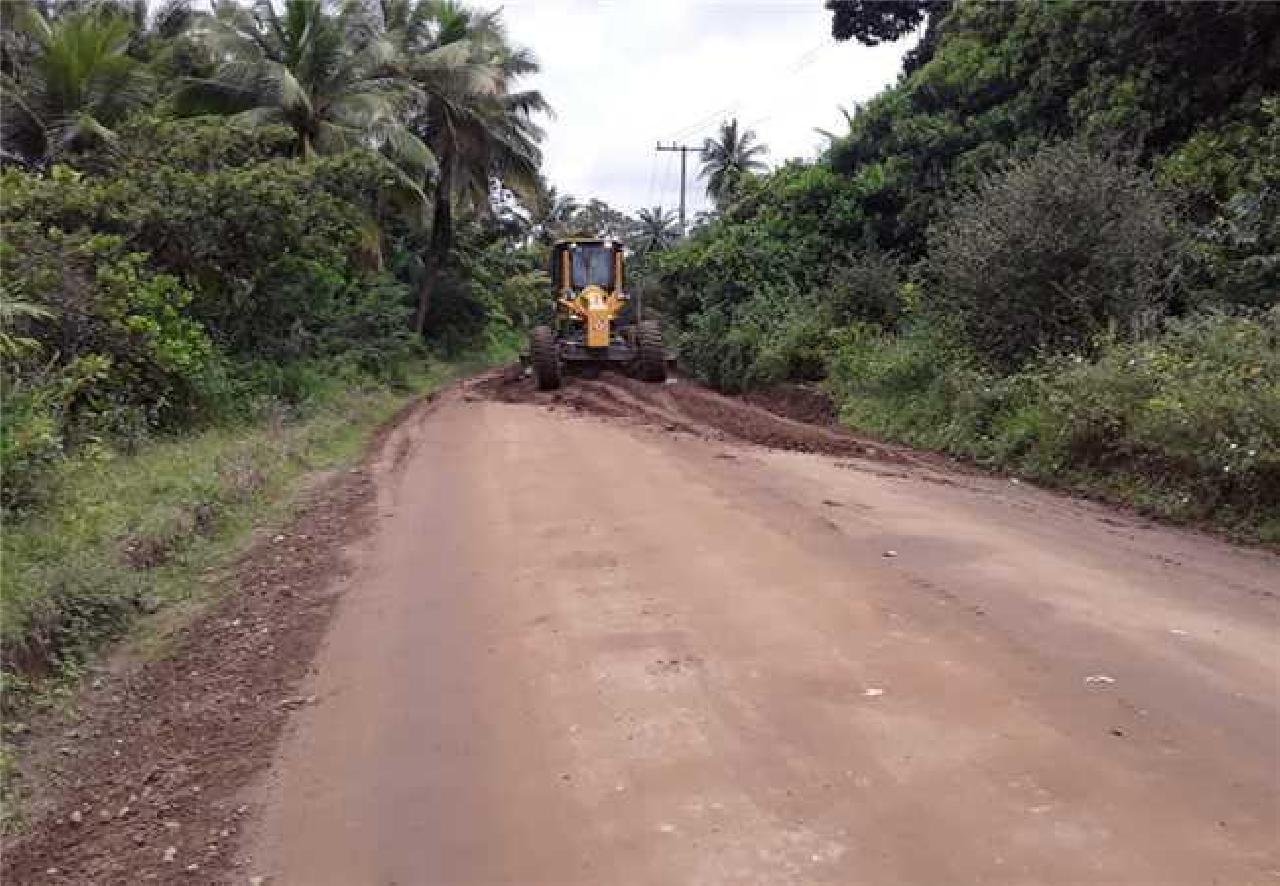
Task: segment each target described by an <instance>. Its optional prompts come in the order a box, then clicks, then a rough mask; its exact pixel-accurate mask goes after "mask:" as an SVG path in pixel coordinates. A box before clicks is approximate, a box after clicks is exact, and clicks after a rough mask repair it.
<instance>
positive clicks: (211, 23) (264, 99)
mask: <svg viewBox="0 0 1280 886" xmlns="http://www.w3.org/2000/svg"><path fill="white" fill-rule="evenodd" d="M193 27H194V29H195V33H196V36H197V37H198V38H199V39H200V40H202V41H203V42H204V43H205V44H206V45H207V47H208V48H209V50H210V51H211V53H212V55H213V57H214V59H216V60H217V68H216V70H215V71H214V73H213V75H212V76H211V77H205V78H195V77H193V78H187V80H186V81H185V82H184V83H183V85H182V87H181V88H180V89H179V91H178V93H177V95H176V96H175V105H176V107H177V108H178V110H179V112H181V113H189V114H190V113H224V114H231V115H234V119H236V120H238V121H240V122H243V123H247V124H261V123H284V124H286V125H288V126H290V127H292V128H293V130H294V132H295V133H296V134H297V153H298V156H300V157H304V158H306V157H312V156H315V155H317V154H336V153H341V152H343V151H348V150H352V149H354V148H360V147H368V148H376V149H378V150H381V151H382V152H383V153H385V154H386V155H388V156H389V157H391V158H392V159H393V160H395V162H396V163H397V165H398V166H399V167H400V168H401V169H402V170H403V171H404V172H405V173H406V175H407V176H408V177H409V179H410V180H412V181H413V182H422V181H424V180H425V178H426V176H427V174H428V173H429V172H430V171H432V170H433V169H434V168H435V165H436V164H435V157H434V156H433V155H432V153H431V151H430V150H429V149H428V148H427V146H426V145H425V144H423V142H422V141H421V140H420V139H419V138H417V137H416V136H415V135H414V134H413V133H411V132H410V131H409V130H408V129H407V128H406V127H405V126H404V125H403V123H402V122H401V112H402V109H403V108H404V106H405V104H406V103H407V101H408V97H407V96H406V94H405V90H404V88H403V84H402V83H400V82H399V81H398V80H397V79H396V78H395V77H393V76H390V75H389V74H388V72H387V65H386V61H387V59H386V58H385V56H384V55H383V53H382V52H381V49H382V47H381V45H380V44H377V43H372V42H370V43H364V44H362V45H355V44H353V42H352V40H351V39H350V38H351V33H350V28H351V23H350V22H349V21H348V20H347V19H346V17H345V16H343V15H339V14H334V13H331V12H329V11H328V9H327V8H326V7H325V6H324V5H323V4H322V3H319V2H317V0H285V2H284V3H282V4H277V3H273V2H272V0H257V2H256V3H255V4H254V5H253V6H252V7H246V6H242V5H240V4H239V3H237V2H235V0H218V2H217V3H216V4H215V6H214V11H213V13H212V14H211V15H207V16H203V17H201V18H200V19H199V20H198V21H197V23H196V24H195V25H194V26H193Z"/></svg>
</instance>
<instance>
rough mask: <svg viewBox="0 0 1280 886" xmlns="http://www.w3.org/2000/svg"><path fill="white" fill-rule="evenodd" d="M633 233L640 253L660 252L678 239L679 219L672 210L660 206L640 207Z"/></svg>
mask: <svg viewBox="0 0 1280 886" xmlns="http://www.w3.org/2000/svg"><path fill="white" fill-rule="evenodd" d="M634 235H635V236H636V238H637V239H638V241H639V242H638V243H636V244H635V245H636V249H637V250H638V251H639V252H640V253H642V254H645V255H647V254H648V253H650V252H661V251H662V250H664V249H666V248H668V247H669V246H671V245H672V244H674V243H675V242H676V241H677V240H679V239H680V221H679V219H678V218H677V217H676V214H675V213H674V212H672V211H671V210H669V209H663V208H662V207H661V206H655V207H653V208H652V209H641V210H640V211H639V212H638V213H636V226H635V233H634Z"/></svg>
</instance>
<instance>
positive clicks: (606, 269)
mask: <svg viewBox="0 0 1280 886" xmlns="http://www.w3.org/2000/svg"><path fill="white" fill-rule="evenodd" d="M570 254H571V255H572V257H573V262H572V264H573V288H574V289H575V290H580V289H583V288H585V287H587V286H591V285H593V284H594V285H596V286H599V287H600V288H601V289H605V290H608V289H612V288H613V249H612V248H610V247H608V246H594V245H592V246H579V247H578V248H576V249H573V250H571V251H570Z"/></svg>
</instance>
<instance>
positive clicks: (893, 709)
mask: <svg viewBox="0 0 1280 886" xmlns="http://www.w3.org/2000/svg"><path fill="white" fill-rule="evenodd" d="M526 393H527V392H522V391H515V392H514V394H513V393H512V391H510V390H507V391H505V392H504V390H503V389H502V387H501V386H499V385H494V384H490V385H489V386H488V387H487V388H486V387H485V386H483V385H481V386H477V387H474V388H472V389H469V390H468V389H464V390H461V391H457V392H454V393H453V394H452V395H450V396H447V397H446V398H444V399H443V401H442V402H440V403H438V404H436V406H435V408H434V409H433V410H432V411H431V412H429V413H423V414H422V415H420V416H419V417H418V418H416V419H414V420H411V421H409V422H407V423H405V424H404V425H403V426H402V427H401V428H400V429H399V430H398V431H397V432H396V433H395V434H393V435H392V436H391V438H390V439H389V440H388V442H387V445H386V447H385V449H384V454H383V457H382V460H381V462H380V463H379V464H378V465H377V469H376V474H377V484H378V521H379V522H378V525H377V527H376V528H375V529H374V531H373V532H372V533H371V534H370V536H369V537H368V539H367V540H366V542H365V543H363V544H362V545H360V546H359V547H358V549H357V550H355V551H353V552H352V555H353V556H354V558H355V569H354V572H353V574H352V576H351V577H350V579H349V580H348V583H347V589H346V593H345V596H344V597H343V599H342V602H341V603H340V604H339V608H338V613H337V616H336V619H335V622H334V624H333V627H332V628H331V630H330V633H329V635H328V637H327V640H326V641H325V644H324V646H323V648H322V650H321V653H320V655H319V657H318V659H317V661H316V665H315V671H314V673H313V674H312V676H311V677H309V678H308V682H307V685H306V686H305V687H304V689H303V692H304V694H305V695H306V696H308V697H310V696H314V697H315V702H314V704H311V705H309V706H307V707H304V708H303V709H301V710H299V711H298V712H297V713H296V714H295V715H294V720H293V722H292V724H291V727H290V729H289V731H288V733H287V737H286V740H285V742H284V745H283V748H282V749H281V751H280V753H279V754H278V756H277V760H276V763H275V765H274V767H273V770H272V773H271V776H270V778H269V779H268V780H267V783H266V784H265V785H262V786H260V787H259V789H258V791H257V794H256V795H255V799H256V800H257V801H258V802H260V803H261V808H263V810H264V811H263V813H262V815H261V816H260V818H259V820H258V821H257V822H256V824H255V825H254V826H252V827H250V828H248V829H247V832H248V833H250V834H253V835H254V836H253V838H252V840H251V842H250V844H249V845H248V846H246V847H245V848H246V850H247V851H248V852H250V854H251V855H252V861H251V862H250V863H249V865H248V866H247V867H248V869H249V870H250V871H252V872H256V873H257V874H258V875H262V876H269V877H271V878H272V879H271V880H270V882H272V883H285V884H326V883H332V884H364V883H368V884H393V883H394V884H428V883H440V884H464V883H592V884H603V883H608V884H632V883H645V884H649V883H652V884H674V883H690V884H693V883H698V884H720V883H726V884H727V883H734V884H745V883H761V884H782V883H863V884H892V883H919V884H940V883H948V884H954V883H1018V884H1024V883H1025V884H1030V883H1045V884H1067V883H1070V884H1082V883H1107V884H1119V883H1124V884H1181V883H1185V884H1197V886H1199V884H1210V883H1220V884H1233V886H1234V884H1255V883H1256V884H1263V883H1268V884H1269V883H1276V882H1280V849H1278V846H1277V828H1278V827H1280V818H1278V815H1277V789H1278V782H1277V777H1278V776H1277V766H1278V756H1277V736H1278V732H1277V728H1278V724H1280V721H1278V719H1277V705H1278V702H1280V699H1278V697H1277V696H1278V685H1280V684H1278V682H1277V678H1278V674H1280V662H1278V660H1277V639H1278V635H1277V611H1276V605H1277V599H1276V596H1275V592H1276V591H1277V589H1280V565H1278V562H1277V559H1276V558H1275V557H1274V556H1272V555H1269V554H1265V553H1261V552H1257V551H1247V550H1240V549H1235V548H1232V547H1230V546H1227V545H1225V544H1222V543H1219V542H1216V541H1213V540H1210V539H1207V538H1205V537H1203V536H1199V535H1195V534H1191V533H1183V532H1179V531H1174V530H1168V529H1157V528H1151V527H1147V526H1144V525H1139V521H1138V520H1136V519H1134V518H1130V517H1127V516H1123V515H1119V514H1117V513H1115V512H1112V511H1109V510H1106V509H1103V508H1100V507H1095V506H1092V505H1088V504H1083V503H1078V502H1072V501H1069V500H1066V499H1064V498H1062V497H1059V496H1055V495H1052V494H1049V493H1046V492H1043V491H1039V490H1035V489H1030V488H1027V487H1026V486H1019V485H1013V484H1010V483H1009V481H1007V480H1001V479H997V478H989V477H977V476H971V475H969V474H967V473H963V472H955V471H949V470H946V469H944V468H941V467H938V466H936V465H930V464H925V463H918V462H916V460H914V459H913V458H912V457H911V456H909V455H907V454H895V453H894V452H889V451H885V450H883V449H876V450H874V451H873V454H874V455H875V456H876V457H875V458H874V459H860V458H854V457H852V456H851V455H845V456H832V455H824V454H807V453H801V452H794V451H792V452H788V451H779V450H776V449H769V448H764V447H760V446H755V445H749V444H745V443H742V442H740V441H739V442H733V441H730V440H728V439H715V437H717V436H720V437H722V438H723V437H725V435H724V434H722V433H720V432H717V431H716V430H714V429H712V428H711V425H712V424H716V425H718V426H719V427H721V428H724V427H728V426H729V425H730V424H732V421H743V422H746V423H748V424H750V423H751V422H752V421H755V422H756V423H757V424H758V425H760V426H762V427H764V428H765V429H766V431H765V432H766V435H767V434H768V433H773V432H774V431H777V432H778V433H783V434H785V433H786V432H787V427H788V426H787V424H786V423H781V424H779V425H777V426H776V427H775V426H774V425H771V424H770V422H769V421H768V420H760V416H758V415H746V417H745V418H743V417H742V416H737V417H736V418H733V419H732V421H728V422H727V421H726V420H725V419H724V416H719V417H716V416H715V415H713V413H716V411H717V410H718V409H721V408H722V405H721V406H718V405H717V402H718V398H712V397H709V396H707V395H703V394H700V393H697V392H687V391H684V392H682V391H681V389H680V386H675V387H674V388H672V387H669V388H664V389H660V390H659V391H653V390H652V389H649V390H648V391H646V390H645V389H641V388H638V387H637V386H635V385H631V384H627V383H622V382H594V383H579V384H578V386H577V387H575V388H574V389H572V390H571V391H570V392H568V394H566V395H564V396H561V397H559V398H548V397H543V398H541V400H538V398H532V397H528V396H526ZM522 399H523V400H534V401H536V402H532V403H530V402H523V403H522V402H503V401H504V400H522ZM726 402H727V401H726ZM699 404H701V405H699ZM709 416H710V417H709ZM713 419H714V421H713ZM769 428H773V431H769V430H768V429H769ZM779 429H781V430H779ZM792 431H793V432H794V433H795V434H796V435H798V436H797V438H796V439H797V440H799V444H800V445H802V447H803V448H817V449H823V448H825V449H827V450H828V451H831V450H832V448H833V447H834V449H835V450H836V451H839V449H840V448H841V447H842V446H846V445H847V446H848V448H849V451H850V452H853V451H857V446H858V445H861V444H854V443H850V442H849V441H847V440H846V441H845V442H843V443H842V442H840V438H838V436H833V437H832V438H831V439H827V440H826V442H825V444H823V440H822V439H818V438H821V436H822V433H826V432H817V431H811V430H797V429H796V428H792ZM689 432H697V433H689ZM814 434H817V435H818V438H814V437H813V435H814ZM747 436H750V434H747ZM815 439H816V440H817V443H814V440H815ZM833 441H834V442H833ZM793 442H795V441H794V440H793ZM808 444H814V445H808ZM819 444H822V445H819Z"/></svg>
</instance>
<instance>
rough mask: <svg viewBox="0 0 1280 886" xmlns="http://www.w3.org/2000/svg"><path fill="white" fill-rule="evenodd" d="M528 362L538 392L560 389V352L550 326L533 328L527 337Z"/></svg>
mask: <svg viewBox="0 0 1280 886" xmlns="http://www.w3.org/2000/svg"><path fill="white" fill-rule="evenodd" d="M529 362H530V363H532V364H533V377H534V379H535V380H536V381H537V383H538V390H540V391H554V390H555V389H556V388H558V387H560V351H559V348H557V347H556V334H555V332H553V331H552V329H551V327H550V326H536V327H534V330H533V335H531V336H530V337H529Z"/></svg>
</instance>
